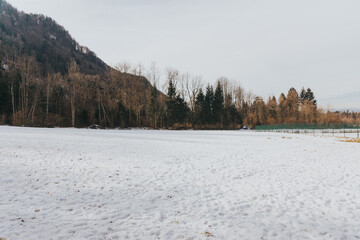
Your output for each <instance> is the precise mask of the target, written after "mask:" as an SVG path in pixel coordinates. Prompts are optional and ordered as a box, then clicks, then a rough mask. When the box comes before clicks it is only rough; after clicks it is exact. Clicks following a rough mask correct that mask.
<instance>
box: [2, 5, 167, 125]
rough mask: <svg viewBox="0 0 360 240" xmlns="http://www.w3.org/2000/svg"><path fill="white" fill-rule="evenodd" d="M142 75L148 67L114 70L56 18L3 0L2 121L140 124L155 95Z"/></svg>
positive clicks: (51, 123)
mask: <svg viewBox="0 0 360 240" xmlns="http://www.w3.org/2000/svg"><path fill="white" fill-rule="evenodd" d="M130 71H131V74H130ZM142 75H143V72H142V66H136V67H132V68H131V69H130V67H129V66H125V65H124V66H120V67H119V68H118V69H114V68H111V67H109V66H108V65H106V64H105V63H104V62H103V61H102V60H101V59H100V58H98V57H97V56H96V55H95V53H93V52H92V51H90V50H89V49H88V48H87V47H84V46H80V45H79V44H78V43H77V42H76V41H75V40H74V39H73V38H72V37H71V36H70V34H69V33H68V32H67V31H66V30H65V29H64V28H63V27H62V26H60V25H59V24H57V23H56V22H55V21H54V20H52V19H51V18H49V17H46V16H44V15H38V14H26V13H24V12H21V11H18V10H17V9H16V8H14V7H13V6H11V5H10V4H9V3H7V2H6V1H4V0H0V123H2V124H12V125H24V126H77V127H83V126H87V125H88V124H92V123H98V124H101V125H103V126H108V127H115V126H140V125H141V121H144V120H143V119H141V117H140V115H141V114H142V113H143V112H144V111H146V109H145V108H146V102H147V98H148V96H149V95H150V91H151V84H150V82H149V81H148V80H147V79H146V78H145V77H143V76H142ZM160 95H161V94H160ZM119 115H121V117H118V116H119ZM135 119H136V120H135Z"/></svg>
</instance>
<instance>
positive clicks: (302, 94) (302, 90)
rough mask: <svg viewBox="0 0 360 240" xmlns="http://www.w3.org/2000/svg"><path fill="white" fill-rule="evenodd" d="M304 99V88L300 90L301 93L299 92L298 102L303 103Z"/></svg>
mask: <svg viewBox="0 0 360 240" xmlns="http://www.w3.org/2000/svg"><path fill="white" fill-rule="evenodd" d="M305 98H306V91H305V89H304V87H303V88H302V89H301V92H300V102H301V103H304V100H305Z"/></svg>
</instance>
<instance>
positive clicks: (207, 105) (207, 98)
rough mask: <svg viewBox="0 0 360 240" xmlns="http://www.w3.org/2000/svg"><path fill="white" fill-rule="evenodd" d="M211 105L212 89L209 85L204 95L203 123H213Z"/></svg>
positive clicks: (212, 102)
mask: <svg viewBox="0 0 360 240" xmlns="http://www.w3.org/2000/svg"><path fill="white" fill-rule="evenodd" d="M213 105H214V89H213V87H212V86H211V85H208V86H207V87H206V95H205V100H204V114H205V123H208V124H211V123H213V122H214V114H213Z"/></svg>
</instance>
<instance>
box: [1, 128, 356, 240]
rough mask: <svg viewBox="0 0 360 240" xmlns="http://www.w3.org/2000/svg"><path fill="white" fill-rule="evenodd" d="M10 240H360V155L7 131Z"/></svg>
mask: <svg viewBox="0 0 360 240" xmlns="http://www.w3.org/2000/svg"><path fill="white" fill-rule="evenodd" d="M0 184H1V185H0V238H1V237H2V238H6V239H146V240H148V239H149V240H151V239H165V240H167V239H226V240H228V239H259V240H260V239H360V144H358V143H345V142H340V141H339V139H338V138H334V137H321V136H317V137H314V136H309V135H292V134H283V133H256V132H243V131H213V132H210V131H209V132H208V131H144V130H143V131H141V130H132V131H118V130H76V129H31V128H14V127H0Z"/></svg>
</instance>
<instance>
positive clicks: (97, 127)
mask: <svg viewBox="0 0 360 240" xmlns="http://www.w3.org/2000/svg"><path fill="white" fill-rule="evenodd" d="M89 128H90V129H100V126H99V125H97V124H93V125H91V126H90V127H89Z"/></svg>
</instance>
